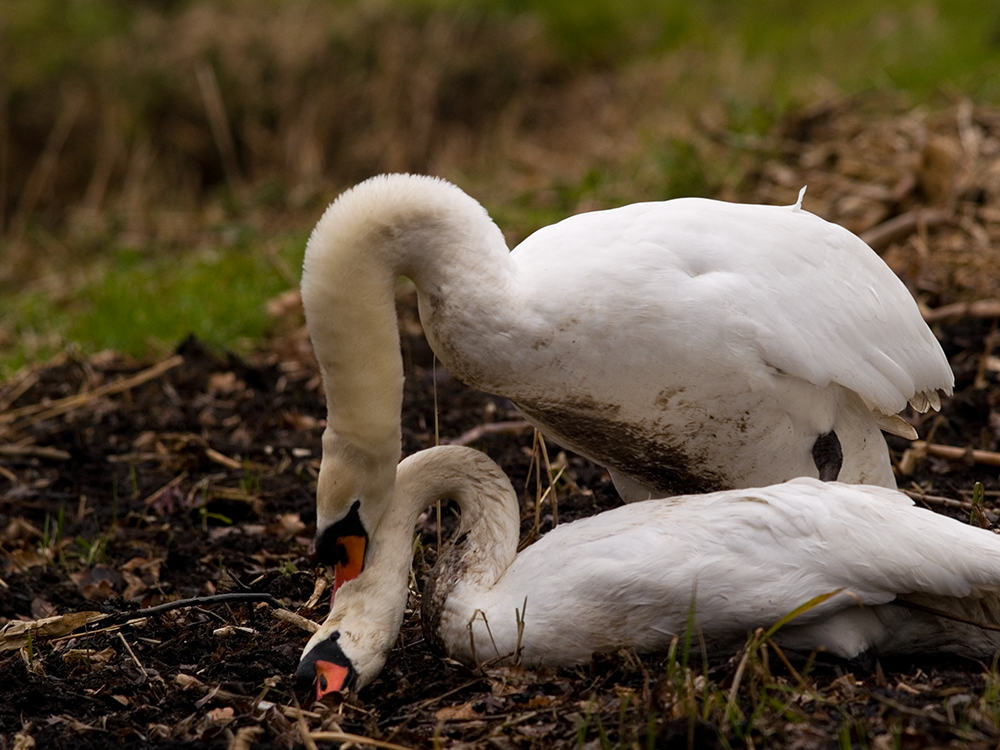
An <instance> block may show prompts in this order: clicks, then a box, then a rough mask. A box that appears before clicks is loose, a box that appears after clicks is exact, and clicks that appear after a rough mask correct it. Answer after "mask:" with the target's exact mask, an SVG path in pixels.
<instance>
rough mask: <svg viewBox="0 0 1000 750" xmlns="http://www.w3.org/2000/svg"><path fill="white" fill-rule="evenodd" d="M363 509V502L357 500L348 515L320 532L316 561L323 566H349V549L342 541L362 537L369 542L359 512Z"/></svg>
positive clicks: (317, 537)
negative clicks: (346, 538)
mask: <svg viewBox="0 0 1000 750" xmlns="http://www.w3.org/2000/svg"><path fill="white" fill-rule="evenodd" d="M360 508H361V501H360V500H355V501H354V505H352V506H351V509H350V511H348V513H347V515H346V516H344V517H343V518H341V519H340V520H339V521H337V522H336V523H333V524H331V525H329V526H327V527H326V528H325V529H322V530H321V531H319V533H318V534H317V536H316V559H317V560H319V561H320V562H321V563H322V564H323V565H329V566H335V565H340V566H347V565H348V563H349V562H350V561H349V560H348V553H347V548H346V547H345V546H344V544H343V542H342V541H341V540H342V539H344V538H345V537H351V536H354V537H361V538H363V539H364V540H365V542H367V541H368V532H367V531H366V530H365V526H364V524H363V523H361V515H360V513H359V512H358V511H359V509H360Z"/></svg>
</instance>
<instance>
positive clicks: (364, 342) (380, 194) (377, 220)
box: [302, 175, 511, 521]
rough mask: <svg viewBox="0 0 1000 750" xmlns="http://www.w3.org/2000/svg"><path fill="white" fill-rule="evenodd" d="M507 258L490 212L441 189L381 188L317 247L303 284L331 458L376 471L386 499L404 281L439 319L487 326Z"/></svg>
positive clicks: (336, 209)
mask: <svg viewBox="0 0 1000 750" xmlns="http://www.w3.org/2000/svg"><path fill="white" fill-rule="evenodd" d="M508 255H509V252H508V250H507V246H506V244H505V242H504V239H503V235H502V234H501V232H500V230H499V229H498V228H497V227H496V225H495V224H494V223H493V222H492V220H491V219H490V218H489V216H488V214H487V213H486V211H485V209H483V207H482V206H481V205H479V203H477V202H476V201H475V200H474V199H472V198H470V197H469V196H467V195H466V194H465V193H463V192H462V191H461V190H460V189H458V188H457V187H455V186H453V185H451V184H449V183H446V182H443V181H441V180H436V179H433V178H428V177H415V176H410V175H389V176H383V177H378V178H374V179H371V180H368V181H367V182H364V183H362V184H361V185H359V186H357V187H355V188H354V189H352V190H350V191H348V192H346V193H344V194H343V195H342V196H341V197H340V198H338V199H337V200H336V201H335V202H334V203H333V204H332V205H331V206H330V208H329V209H327V212H326V213H325V214H324V216H323V218H322V219H321V220H320V221H319V223H318V224H317V226H316V229H315V230H314V231H313V233H312V236H311V237H310V238H309V243H308V245H307V247H306V255H305V262H304V268H303V279H302V302H303V306H304V308H305V313H306V321H307V323H308V326H309V333H310V336H311V338H312V342H313V348H314V351H315V354H316V358H317V360H318V361H319V365H320V368H321V370H322V373H323V382H324V387H325V390H326V398H327V408H328V416H327V434H326V435H325V436H324V458H326V457H327V456H330V457H331V459H333V458H335V459H336V461H335V463H337V464H345V465H346V466H347V470H348V472H350V473H355V472H357V473H358V474H359V475H361V474H364V475H369V476H370V475H371V474H372V470H373V469H377V470H376V471H375V473H376V474H380V475H381V477H380V479H379V480H378V481H379V482H381V484H382V485H383V486H380V487H379V490H380V491H386V490H388V489H391V487H392V484H391V482H392V476H393V475H394V474H395V469H396V462H397V461H398V459H399V451H400V411H401V408H402V398H403V366H402V358H401V356H400V352H399V333H398V329H397V323H396V308H395V284H396V279H397V278H398V277H399V276H409V277H410V278H411V279H413V281H414V282H415V284H416V285H417V288H418V291H419V293H420V298H421V310H422V311H427V314H428V316H430V317H436V318H438V319H448V315H447V314H446V312H445V311H444V308H445V307H448V308H449V309H453V310H456V311H461V313H462V315H463V316H468V317H469V318H470V319H471V320H476V317H477V316H476V313H477V310H479V309H481V307H482V306H485V307H486V309H490V308H491V307H495V306H496V305H495V302H496V300H495V299H494V298H495V297H496V296H498V295H501V294H502V293H503V291H504V290H505V289H507V288H508V287H510V286H511V285H510V284H509V283H508V279H509V277H510V274H511V263H510V259H509V257H507V256H508ZM484 290H488V293H484ZM445 348H447V347H445ZM438 354H439V356H442V353H441V352H438ZM442 359H443V360H444V362H445V365H446V366H447V365H448V364H449V362H448V360H447V357H446V356H442ZM324 463H326V461H324ZM332 470H333V469H332V466H331V469H330V470H328V471H324V472H323V473H325V474H329V473H331V472H332ZM338 473H339V466H338ZM328 481H329V483H330V484H333V483H334V481H343V480H332V479H331V480H328ZM321 483H322V480H321ZM322 520H323V519H321V521H322Z"/></svg>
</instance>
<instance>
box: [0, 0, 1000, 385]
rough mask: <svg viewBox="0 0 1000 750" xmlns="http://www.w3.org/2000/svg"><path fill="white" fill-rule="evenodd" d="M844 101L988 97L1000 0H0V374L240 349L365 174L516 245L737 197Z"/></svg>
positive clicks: (993, 92) (878, 106) (902, 103)
mask: <svg viewBox="0 0 1000 750" xmlns="http://www.w3.org/2000/svg"><path fill="white" fill-rule="evenodd" d="M858 95H863V97H862V99H860V100H859V101H861V100H863V101H864V102H866V104H864V105H863V106H867V107H869V108H873V109H874V110H876V111H878V112H879V113H884V112H886V111H889V112H898V111H901V110H904V109H909V108H912V107H914V106H918V105H922V106H924V107H926V108H928V109H929V110H931V111H933V110H934V109H935V108H942V107H946V106H949V105H950V104H952V103H953V102H955V101H957V100H959V99H962V98H969V99H971V100H972V101H973V102H976V103H980V104H991V103H996V102H997V100H998V99H1000V6H997V4H996V3H995V2H994V1H993V0H839V1H838V2H829V1H823V2H815V3H808V2H799V1H792V0H759V1H758V2H754V3H742V2H737V1H736V0H702V1H699V2H693V1H691V2H679V1H673V2H657V1H656V0H628V1H627V2H603V1H601V0H552V1H547V0H480V1H478V2H473V1H472V0H398V1H397V2H329V3H326V2H320V3H317V2H307V1H306V0H240V1H239V2H236V1H235V0H232V1H230V2H226V1H225V0H213V1H211V2H208V1H197V2H195V1H190V0H174V1H161V2H153V1H152V0H147V1H146V2H126V1H125V0H6V2H5V3H3V5H2V6H0V361H2V364H0V376H2V375H3V373H9V372H10V371H11V369H12V368H16V367H17V366H19V365H20V364H21V363H23V362H24V361H26V360H28V359H32V358H41V357H46V356H48V355H49V354H51V353H53V352H54V351H57V350H58V349H60V348H61V347H63V346H64V345H65V344H66V343H68V342H76V343H77V344H78V345H80V346H81V347H83V348H84V350H85V351H93V350H97V349H101V348H105V347H114V348H116V349H119V350H122V351H125V352H128V353H132V354H135V355H144V354H150V353H156V352H159V351H161V350H163V349H167V348H170V347H171V346H173V345H174V344H175V343H176V342H177V340H178V339H179V338H180V337H182V336H183V335H184V334H185V333H187V332H188V331H193V332H195V333H197V334H198V335H199V336H201V337H203V338H205V339H206V340H208V341H210V342H212V343H215V344H217V345H219V346H228V347H236V348H240V347H241V346H243V347H245V346H246V345H247V342H249V341H252V340H254V339H256V338H258V337H259V336H260V335H262V333H264V331H265V330H266V329H267V327H268V325H269V319H268V317H267V315H266V313H265V311H264V309H263V304H264V301H265V300H266V299H267V298H268V297H270V296H272V295H273V294H275V293H276V292H277V291H279V290H281V289H282V288H286V287H288V286H290V285H294V283H295V280H296V277H297V275H298V270H297V265H298V263H299V259H300V257H301V253H302V247H303V245H304V240H305V238H306V236H307V234H308V231H309V229H310V228H311V226H312V224H313V223H314V222H315V220H316V218H317V217H318V215H319V213H320V212H321V210H322V208H323V207H324V205H325V204H326V203H327V202H328V201H329V200H330V199H331V198H332V197H334V196H335V195H336V193H337V192H338V191H340V190H341V189H343V188H345V187H347V186H349V185H351V184H353V183H355V182H357V181H359V180H361V179H363V178H365V177H367V176H369V175H371V174H374V173H378V172H383V171H392V170H410V171H418V172H429V173H433V174H439V175H442V176H445V177H447V178H450V179H452V180H454V181H457V182H459V183H460V184H461V185H462V186H463V187H464V188H465V189H466V190H468V191H469V192H470V193H472V194H473V195H475V196H476V197H477V198H479V199H480V200H482V201H483V202H484V204H485V205H486V206H487V207H488V208H489V209H490V211H491V213H493V215H494V216H495V217H496V219H497V221H498V223H499V224H500V225H501V226H502V227H503V228H504V230H505V231H506V232H507V233H508V236H509V238H510V240H511V241H512V242H516V241H517V240H518V239H520V238H522V237H523V236H525V235H526V234H528V233H529V232H530V231H532V230H534V229H535V228H537V227H538V226H540V225H543V224H546V223H549V222H551V221H554V220H557V219H559V218H562V217H563V216H565V215H567V214H570V213H573V212H576V211H579V210H586V209H592V208H596V207H603V206H608V205H615V204H619V203H623V202H628V201H633V200H648V199H660V198H668V197H673V196H678V195H690V194H695V195H713V196H720V197H725V198H730V199H748V198H749V197H752V196H753V194H754V188H755V179H756V178H755V175H756V174H758V173H759V172H760V168H761V165H762V164H763V163H765V162H766V161H767V160H768V159H769V158H771V157H773V155H774V154H773V152H771V151H769V150H768V148H767V147H766V140H764V141H762V140H760V138H761V137H762V136H766V135H767V134H769V133H772V132H773V131H774V130H775V128H776V127H780V126H781V123H782V122H783V121H784V120H785V119H787V117H788V116H789V114H790V113H793V112H797V111H801V110H803V108H808V107H809V106H810V105H814V104H815V103H817V102H821V101H831V100H836V99H838V98H843V97H845V96H852V97H858ZM720 138H721V139H722V141H724V144H723V145H724V146H725V147H724V148H710V147H709V146H711V144H712V142H713V141H714V142H718V141H719V140H720ZM754 139H758V140H754ZM761 143H764V144H765V146H764V147H763V148H762V147H761ZM831 218H833V217H831Z"/></svg>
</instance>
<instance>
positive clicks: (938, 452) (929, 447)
mask: <svg viewBox="0 0 1000 750" xmlns="http://www.w3.org/2000/svg"><path fill="white" fill-rule="evenodd" d="M910 450H912V451H915V452H916V453H918V454H920V453H923V454H924V455H926V456H936V457H938V458H946V459H948V460H949V461H971V462H972V463H975V464H983V465H984V466H1000V453H996V452H994V451H982V450H977V449H975V448H959V447H957V446H954V445H940V444H938V443H926V442H924V441H923V440H914V441H913V443H912V444H911V445H910Z"/></svg>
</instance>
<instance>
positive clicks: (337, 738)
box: [309, 732, 411, 750]
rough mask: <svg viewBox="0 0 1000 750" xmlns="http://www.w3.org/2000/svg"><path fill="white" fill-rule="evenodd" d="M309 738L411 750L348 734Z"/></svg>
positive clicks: (324, 733)
mask: <svg viewBox="0 0 1000 750" xmlns="http://www.w3.org/2000/svg"><path fill="white" fill-rule="evenodd" d="M309 738H310V739H311V740H313V741H315V740H327V741H329V742H353V743H355V744H357V745H371V746H372V747H380V748H382V749H383V750H411V749H410V748H408V747H405V746H404V745H396V744H394V743H392V742H385V741H383V740H374V739H372V738H371V737H362V736H361V735H360V734H348V733H347V732H312V733H311V734H310V735H309Z"/></svg>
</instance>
